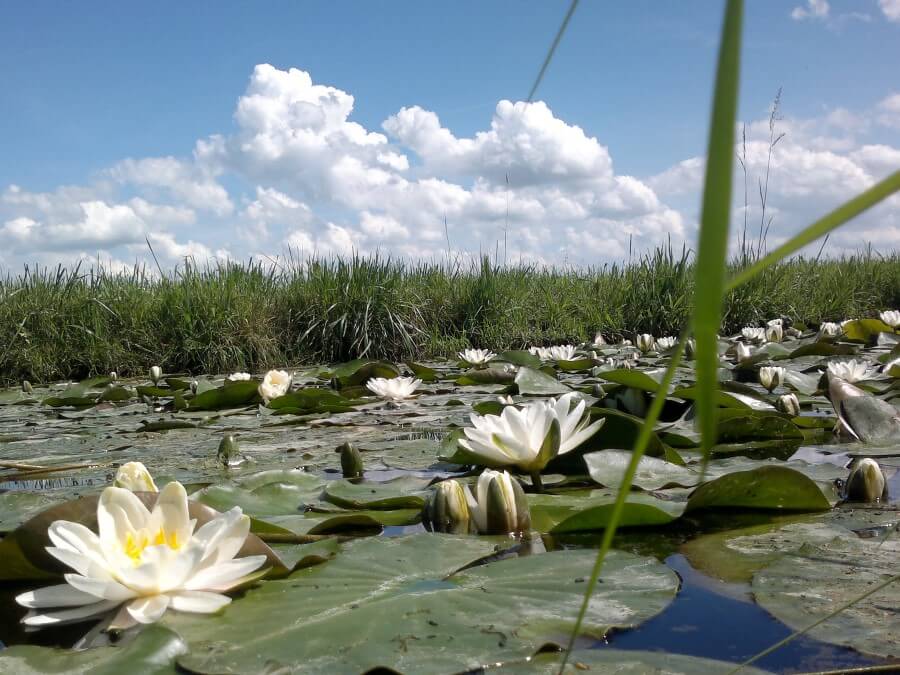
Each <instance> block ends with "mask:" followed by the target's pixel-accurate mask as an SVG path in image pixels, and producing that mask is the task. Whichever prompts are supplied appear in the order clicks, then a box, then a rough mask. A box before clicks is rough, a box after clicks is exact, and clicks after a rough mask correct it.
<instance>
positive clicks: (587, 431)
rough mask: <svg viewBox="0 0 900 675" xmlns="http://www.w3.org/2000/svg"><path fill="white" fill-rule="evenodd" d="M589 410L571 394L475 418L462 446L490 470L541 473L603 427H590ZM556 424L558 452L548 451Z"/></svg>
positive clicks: (591, 425) (468, 428)
mask: <svg viewBox="0 0 900 675" xmlns="http://www.w3.org/2000/svg"><path fill="white" fill-rule="evenodd" d="M576 399H577V401H578V402H577V404H575V405H574V407H573V405H572V404H573V403H574V402H575V400H576ZM586 407H587V405H586V403H585V401H584V399H582V398H581V397H580V395H579V394H578V393H577V392H572V393H570V394H565V395H564V396H560V397H559V398H558V399H556V398H551V399H549V400H546V401H532V402H530V403H528V404H526V405H524V406H523V407H522V408H516V407H515V406H507V407H505V408H504V409H503V412H501V413H500V414H499V415H474V414H473V415H472V416H471V417H470V419H471V420H472V425H473V426H472V427H467V428H465V429H463V433H464V434H465V436H466V437H465V438H461V439H460V440H459V444H460V445H461V446H462V447H463V448H465V449H466V450H468V451H469V452H471V453H472V454H474V455H477V456H479V457H481V458H483V459H484V460H485V463H486V464H488V465H489V466H516V467H518V468H519V469H521V470H522V471H526V472H532V473H534V472H539V471H541V469H543V468H544V467H545V466H546V465H547V463H548V462H549V461H550V460H551V459H553V457H555V456H556V455H564V454H566V453H567V452H569V451H570V450H573V449H575V448H577V447H578V446H579V445H581V444H582V443H584V442H585V441H586V440H587V439H589V438H590V437H591V436H593V435H594V434H595V433H597V431H598V430H599V429H600V427H601V426H603V422H604V420H597V421H596V422H594V423H593V424H591V423H590V416H589V415H585V414H584V412H585V408H586ZM554 421H556V422H557V423H558V424H559V448H558V449H556V448H554V449H553V450H552V451H548V449H547V448H546V447H545V445H544V444H545V440H547V435H548V433H549V432H550V430H551V427H552V426H553V422H554ZM542 449H543V450H544V452H542Z"/></svg>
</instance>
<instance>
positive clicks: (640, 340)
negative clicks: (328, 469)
mask: <svg viewBox="0 0 900 675" xmlns="http://www.w3.org/2000/svg"><path fill="white" fill-rule="evenodd" d="M634 344H635V346H637V348H638V349H640V350H641V351H642V352H649V351H652V350H653V349H655V348H656V340H655V339H654V338H653V336H652V335H650V333H641V334H640V335H638V336H637V337H636V338H635V339H634Z"/></svg>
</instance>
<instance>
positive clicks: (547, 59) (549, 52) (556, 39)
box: [527, 0, 578, 103]
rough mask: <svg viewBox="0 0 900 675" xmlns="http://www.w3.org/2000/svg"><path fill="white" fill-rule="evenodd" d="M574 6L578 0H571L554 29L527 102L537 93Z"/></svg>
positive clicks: (573, 11) (567, 25)
mask: <svg viewBox="0 0 900 675" xmlns="http://www.w3.org/2000/svg"><path fill="white" fill-rule="evenodd" d="M576 7H578V0H572V4H571V5H569V11H567V12H566V16H565V18H563V22H562V24H561V25H560V27H559V30H558V31H556V36H555V37H554V38H553V42H552V43H551V44H550V49H549V50H547V56H545V57H544V62H543V63H542V64H541V69H540V70H539V71H538V74H537V77H536V78H534V84H532V85H531V91H529V92H528V99H527V102H528V103H531V101H532V100H533V99H534V95H535V94H536V93H537V90H538V87H540V86H541V81H542V80H543V79H544V73H546V72H547V68H548V67H549V66H550V62H551V61H552V60H553V55H554V54H555V53H556V48H557V47H558V46H559V43H560V40H562V37H563V35H564V34H565V32H566V28H568V27H569V21H570V20H571V19H572V15H573V14H574V13H575V8H576Z"/></svg>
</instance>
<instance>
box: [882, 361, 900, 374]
mask: <svg viewBox="0 0 900 675" xmlns="http://www.w3.org/2000/svg"><path fill="white" fill-rule="evenodd" d="M892 368H897V369H898V370H900V358H896V359H894V360H893V361H888V362H887V363H885V364H884V368H882V369H881V370H882V372H883V373H888V374H889V373H890V372H891V369H892Z"/></svg>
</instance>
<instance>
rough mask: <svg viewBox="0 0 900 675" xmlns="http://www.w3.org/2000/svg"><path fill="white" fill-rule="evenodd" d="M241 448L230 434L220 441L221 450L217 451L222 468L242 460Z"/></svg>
mask: <svg viewBox="0 0 900 675" xmlns="http://www.w3.org/2000/svg"><path fill="white" fill-rule="evenodd" d="M241 457H242V455H241V447H240V446H239V445H238V442H237V441H236V440H235V438H234V436H232V435H231V434H228V435H227V436H225V438H223V439H222V440H221V441H219V449H218V450H217V451H216V460H217V461H218V462H219V464H221V465H222V466H225V467H228V466H231V465H232V464H235V463H238V462H240V460H241Z"/></svg>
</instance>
